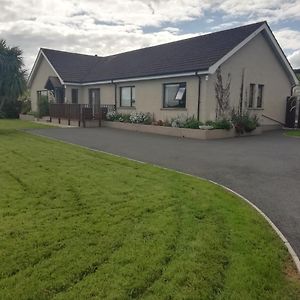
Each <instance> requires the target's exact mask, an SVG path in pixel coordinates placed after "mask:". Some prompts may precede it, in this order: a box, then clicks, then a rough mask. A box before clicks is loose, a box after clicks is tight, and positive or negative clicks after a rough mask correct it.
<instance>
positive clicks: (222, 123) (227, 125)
mask: <svg viewBox="0 0 300 300" xmlns="http://www.w3.org/2000/svg"><path fill="white" fill-rule="evenodd" d="M213 127H214V128H215V129H226V130H229V129H231V128H232V123H231V121H229V120H227V119H221V120H217V121H216V122H214V126H213Z"/></svg>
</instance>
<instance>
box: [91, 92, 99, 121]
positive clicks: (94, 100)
mask: <svg viewBox="0 0 300 300" xmlns="http://www.w3.org/2000/svg"><path fill="white" fill-rule="evenodd" d="M89 105H90V106H91V108H92V111H93V116H95V113H96V112H97V111H99V110H100V89H89Z"/></svg>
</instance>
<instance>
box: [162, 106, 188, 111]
mask: <svg viewBox="0 0 300 300" xmlns="http://www.w3.org/2000/svg"><path fill="white" fill-rule="evenodd" d="M160 110H182V111H186V110H187V109H186V108H185V107H163V108H161V109H160Z"/></svg>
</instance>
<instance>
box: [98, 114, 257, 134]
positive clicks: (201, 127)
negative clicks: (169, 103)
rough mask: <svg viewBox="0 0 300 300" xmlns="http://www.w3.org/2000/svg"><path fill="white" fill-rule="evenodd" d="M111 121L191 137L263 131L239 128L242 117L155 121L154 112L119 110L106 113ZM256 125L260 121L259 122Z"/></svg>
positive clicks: (130, 127)
mask: <svg viewBox="0 0 300 300" xmlns="http://www.w3.org/2000/svg"><path fill="white" fill-rule="evenodd" d="M106 118H107V121H103V122H102V126H105V127H111V128H118V129H125V130H131V131H139V132H147V133H154V134H161V135H170V136H176V137H187V138H193V139H201V140H206V139H223V138H232V137H236V136H248V135H256V134H260V133H261V130H260V128H259V127H258V128H256V129H255V128H251V130H248V131H247V130H238V129H239V128H240V127H238V125H240V124H241V125H243V124H244V123H245V121H244V119H245V120H248V119H247V118H244V119H242V121H241V120H239V119H238V121H236V120H228V119H220V120H217V121H208V122H206V123H205V124H203V123H202V122H200V121H198V120H197V119H195V118H194V117H188V116H186V115H181V116H177V117H176V118H173V119H171V121H170V122H168V121H162V120H158V121H155V122H154V121H153V120H152V118H151V115H150V113H143V112H136V111H134V112H132V113H131V114H121V113H117V112H116V111H113V112H109V113H107V115H106ZM255 124H256V123H255Z"/></svg>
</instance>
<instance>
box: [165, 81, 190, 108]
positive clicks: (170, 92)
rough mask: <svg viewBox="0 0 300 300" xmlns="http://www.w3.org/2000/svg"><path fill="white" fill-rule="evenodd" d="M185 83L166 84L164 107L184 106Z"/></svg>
mask: <svg viewBox="0 0 300 300" xmlns="http://www.w3.org/2000/svg"><path fill="white" fill-rule="evenodd" d="M185 92H186V84H185V83H176V84H166V85H165V95H164V107H185V98H186V97H185Z"/></svg>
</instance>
